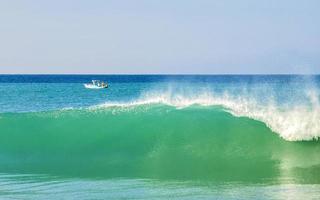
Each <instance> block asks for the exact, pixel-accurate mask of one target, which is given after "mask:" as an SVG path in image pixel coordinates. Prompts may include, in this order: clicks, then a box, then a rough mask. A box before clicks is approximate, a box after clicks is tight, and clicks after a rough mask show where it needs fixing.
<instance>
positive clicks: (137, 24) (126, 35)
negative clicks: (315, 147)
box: [0, 0, 320, 74]
mask: <svg viewBox="0 0 320 200" xmlns="http://www.w3.org/2000/svg"><path fill="white" fill-rule="evenodd" d="M0 73H135V74H139V73H210V74H212V73H215V74H221V73H223V74H226V73H320V1H319V0H300V1H299V0H265V1H263V0H259V1H258V0H241V1H240V0H234V1H230V0H193V1H191V0H145V1H143V0H141V1H139V0H135V1H133V0H127V1H125V0H114V1H113V0H110V1H108V0H74V1H72V0H53V1H46V0H29V1H24V0H21V1H19V0H0Z"/></svg>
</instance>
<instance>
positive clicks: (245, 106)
mask: <svg viewBox="0 0 320 200" xmlns="http://www.w3.org/2000/svg"><path fill="white" fill-rule="evenodd" d="M306 96H307V99H308V104H297V105H290V106H288V105H287V106H280V105H278V104H277V103H275V101H273V98H272V96H271V97H269V98H268V99H265V101H264V102H261V101H260V102H258V101H257V99H256V98H255V97H254V96H252V95H248V94H246V95H230V94H229V93H227V92H225V93H223V94H214V93H213V92H209V91H201V92H195V93H192V92H187V93H181V92H178V93H176V92H173V90H166V91H161V92H159V91H149V92H147V93H144V94H143V95H141V96H140V97H139V98H138V99H136V100H132V101H129V102H122V103H121V102H106V103H104V104H101V105H97V106H93V107H91V109H97V108H98V109H99V108H110V107H122V108H128V107H135V106H140V105H150V104H164V105H169V106H173V107H176V108H177V109H182V108H185V107H189V106H192V105H200V106H222V107H223V108H224V109H225V110H226V111H227V112H230V113H231V114H233V115H234V116H237V117H248V118H252V119H254V120H258V121H261V122H264V123H265V124H266V125H267V126H268V127H269V128H270V129H271V130H272V131H274V132H276V133H278V134H279V136H280V137H282V138H283V139H285V140H287V141H303V140H314V139H316V140H317V139H319V137H320V123H319V122H320V103H319V95H318V93H317V92H315V91H309V92H307V93H306Z"/></svg>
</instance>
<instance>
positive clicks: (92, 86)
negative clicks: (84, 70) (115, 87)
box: [84, 80, 108, 89]
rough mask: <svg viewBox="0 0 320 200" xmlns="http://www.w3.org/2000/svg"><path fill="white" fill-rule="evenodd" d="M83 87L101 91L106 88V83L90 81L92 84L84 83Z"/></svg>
mask: <svg viewBox="0 0 320 200" xmlns="http://www.w3.org/2000/svg"><path fill="white" fill-rule="evenodd" d="M84 87H85V88H88V89H103V88H108V83H105V82H103V81H99V80H92V83H86V84H84Z"/></svg>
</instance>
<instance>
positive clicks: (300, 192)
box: [0, 75, 320, 200]
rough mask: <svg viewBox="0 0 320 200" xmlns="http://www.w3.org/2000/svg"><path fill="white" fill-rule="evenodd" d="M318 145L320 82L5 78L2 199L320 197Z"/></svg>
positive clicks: (307, 78) (1, 92) (287, 78)
mask: <svg viewBox="0 0 320 200" xmlns="http://www.w3.org/2000/svg"><path fill="white" fill-rule="evenodd" d="M91 80H103V81H107V82H108V83H109V88H107V89H87V88H85V87H84V84H85V83H89V82H91ZM319 137H320V76H319V75H0V199H32V200H34V199H319V197H320V155H319V154H320V141H319Z"/></svg>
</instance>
